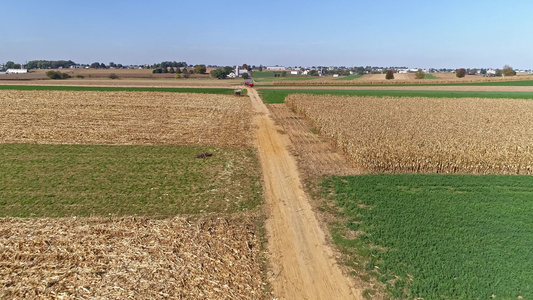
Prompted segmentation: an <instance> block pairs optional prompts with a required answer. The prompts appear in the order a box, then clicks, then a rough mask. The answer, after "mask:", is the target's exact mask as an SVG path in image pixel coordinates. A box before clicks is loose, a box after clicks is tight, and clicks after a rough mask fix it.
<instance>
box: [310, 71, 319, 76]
mask: <svg viewBox="0 0 533 300" xmlns="http://www.w3.org/2000/svg"><path fill="white" fill-rule="evenodd" d="M309 76H318V71H317V70H311V71H309Z"/></svg>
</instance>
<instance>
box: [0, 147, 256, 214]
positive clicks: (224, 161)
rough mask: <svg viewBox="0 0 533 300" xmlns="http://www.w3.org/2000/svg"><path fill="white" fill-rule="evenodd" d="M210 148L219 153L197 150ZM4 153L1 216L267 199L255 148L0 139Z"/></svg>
mask: <svg viewBox="0 0 533 300" xmlns="http://www.w3.org/2000/svg"><path fill="white" fill-rule="evenodd" d="M204 152H209V153H212V154H213V156H211V157H207V158H203V159H202V158H197V157H196V156H197V154H199V153H204ZM0 153H2V155H0V170H2V171H1V172H0V217H7V216H10V217H63V216H107V215H110V214H111V215H115V216H124V215H143V216H153V217H167V216H174V215H177V214H196V213H233V212H237V211H242V210H250V209H254V208H256V207H257V206H258V205H260V204H261V202H262V200H261V181H260V180H261V175H260V171H259V167H258V162H257V158H256V155H255V152H254V151H253V150H252V149H238V148H237V149H236V148H215V147H199V146H176V145H172V146H107V145H99V146H95V145H38V144H0Z"/></svg>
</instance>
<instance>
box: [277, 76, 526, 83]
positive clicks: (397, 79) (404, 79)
mask: <svg viewBox="0 0 533 300" xmlns="http://www.w3.org/2000/svg"><path fill="white" fill-rule="evenodd" d="M452 75H453V76H455V74H452ZM438 76H439V77H438V79H414V74H398V73H395V74H394V79H392V80H387V79H385V74H370V75H365V76H363V77H361V78H357V79H354V80H293V81H291V80H283V81H273V82H272V84H274V85H387V84H391V85H399V84H451V83H476V82H507V81H519V80H520V81H521V80H533V76H520V77H514V76H513V77H481V76H469V77H467V78H457V77H442V78H441V77H440V76H441V75H438Z"/></svg>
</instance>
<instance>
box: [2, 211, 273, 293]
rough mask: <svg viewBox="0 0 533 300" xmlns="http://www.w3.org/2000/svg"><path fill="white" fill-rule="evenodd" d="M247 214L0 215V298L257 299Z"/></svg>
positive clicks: (255, 241)
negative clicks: (160, 216)
mask: <svg viewBox="0 0 533 300" xmlns="http://www.w3.org/2000/svg"><path fill="white" fill-rule="evenodd" d="M260 248H261V247H260V240H259V237H258V233H257V227H256V223H255V221H254V217H253V216H234V217H216V216H210V217H203V218H199V219H196V220H187V219H185V218H181V217H176V218H173V219H164V220H153V219H146V218H139V217H127V218H121V219H116V218H61V219H14V218H2V219H0V298H2V299H29V298H48V299H49V298H59V299H61V298H62V299H80V298H82V299H88V298H92V299H95V298H100V299H101V298H106V299H125V298H130V299H154V298H174V299H184V298H186V299H257V298H262V295H263V293H264V285H263V278H262V263H261V262H260V260H261V257H260V255H261V250H260Z"/></svg>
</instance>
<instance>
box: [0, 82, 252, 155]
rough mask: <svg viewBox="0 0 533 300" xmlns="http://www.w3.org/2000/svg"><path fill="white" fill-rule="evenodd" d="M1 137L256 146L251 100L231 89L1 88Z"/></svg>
mask: <svg viewBox="0 0 533 300" xmlns="http://www.w3.org/2000/svg"><path fill="white" fill-rule="evenodd" d="M0 112H1V114H2V118H1V119H0V143H42V144H112V145H117V144H121V145H129V144H142V145H148V144H150V145H161V144H182V145H217V146H246V147H249V146H251V127H250V124H251V105H250V102H249V101H246V100H243V99H242V98H236V97H233V96H227V95H210V94H188V93H162V92H81V91H14V90H5V91H0Z"/></svg>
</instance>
